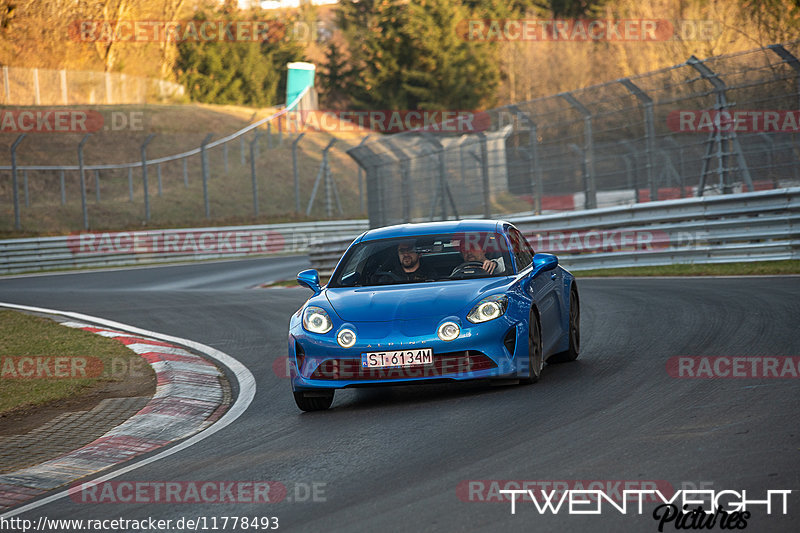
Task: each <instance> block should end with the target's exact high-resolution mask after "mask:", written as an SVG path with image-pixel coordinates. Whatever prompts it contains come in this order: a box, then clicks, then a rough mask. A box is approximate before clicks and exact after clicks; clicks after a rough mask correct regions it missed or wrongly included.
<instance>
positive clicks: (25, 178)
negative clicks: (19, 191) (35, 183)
mask: <svg viewBox="0 0 800 533" xmlns="http://www.w3.org/2000/svg"><path fill="white" fill-rule="evenodd" d="M22 181H23V183H24V184H25V207H30V206H31V198H30V196H29V195H28V171H27V170H23V171H22Z"/></svg>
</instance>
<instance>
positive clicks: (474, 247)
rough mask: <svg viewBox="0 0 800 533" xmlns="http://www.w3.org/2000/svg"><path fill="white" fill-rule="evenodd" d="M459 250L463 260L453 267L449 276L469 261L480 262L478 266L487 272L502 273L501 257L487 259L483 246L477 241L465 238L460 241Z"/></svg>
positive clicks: (503, 267)
mask: <svg viewBox="0 0 800 533" xmlns="http://www.w3.org/2000/svg"><path fill="white" fill-rule="evenodd" d="M459 251H460V252H461V256H462V257H463V258H464V262H463V263H461V264H460V265H458V266H457V267H456V268H455V269H453V272H452V273H451V274H450V275H451V276H452V275H453V274H455V273H456V272H457V271H458V270H459V269H463V268H464V267H465V266H467V265H469V264H470V263H480V268H481V269H482V270H484V271H485V272H486V273H487V274H494V273H497V274H502V273H503V272H504V271H505V265H504V264H503V258H502V257H498V258H497V259H487V258H486V252H484V251H483V248H482V247H481V246H480V245H479V244H477V243H474V242H468V240H467V239H465V242H462V243H461V245H460V246H459ZM476 267H477V265H476Z"/></svg>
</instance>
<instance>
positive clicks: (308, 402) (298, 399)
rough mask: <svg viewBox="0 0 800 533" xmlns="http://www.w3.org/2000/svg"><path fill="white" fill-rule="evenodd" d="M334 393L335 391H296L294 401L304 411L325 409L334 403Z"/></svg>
mask: <svg viewBox="0 0 800 533" xmlns="http://www.w3.org/2000/svg"><path fill="white" fill-rule="evenodd" d="M333 393H334V391H325V392H312V393H305V392H297V391H295V392H293V394H294V402H295V403H296V404H297V407H299V408H300V409H301V410H303V411H324V410H325V409H327V408H328V407H330V406H331V404H332V403H333ZM307 394H308V395H307Z"/></svg>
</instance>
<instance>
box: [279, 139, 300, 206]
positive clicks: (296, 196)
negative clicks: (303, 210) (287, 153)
mask: <svg viewBox="0 0 800 533" xmlns="http://www.w3.org/2000/svg"><path fill="white" fill-rule="evenodd" d="M279 131H280V130H279ZM304 136H305V133H301V134H300V135H298V136H297V138H296V139H295V140H294V141H292V172H293V173H294V212H295V213H297V214H298V215H299V214H300V176H299V174H298V170H297V143H299V142H300V140H301V139H302V138H303V137H304Z"/></svg>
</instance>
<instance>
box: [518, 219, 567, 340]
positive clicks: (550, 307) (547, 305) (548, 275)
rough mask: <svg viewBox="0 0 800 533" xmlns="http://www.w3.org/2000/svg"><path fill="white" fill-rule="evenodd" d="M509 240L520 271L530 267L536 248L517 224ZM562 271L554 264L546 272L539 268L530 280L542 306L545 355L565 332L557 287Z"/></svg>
mask: <svg viewBox="0 0 800 533" xmlns="http://www.w3.org/2000/svg"><path fill="white" fill-rule="evenodd" d="M508 232H509V235H508V236H509V240H510V241H511V247H512V251H513V255H514V261H515V262H516V264H517V272H520V271H522V270H523V269H525V268H528V267H529V266H530V265H531V263H532V262H533V256H534V255H535V253H534V250H533V248H532V247H531V245H530V243H528V240H527V239H526V238H525V236H524V235H522V233H520V232H519V230H517V229H516V228H514V227H509V229H508ZM561 276H562V271H561V269H560V268H555V269H553V270H550V271H547V272H539V273H538V274H537V275H536V276H535V277H534V278H533V280H532V281H531V283H530V285H529V286H530V296H531V297H532V298H533V300H534V301H535V302H536V307H537V308H538V309H539V316H540V317H541V325H542V350H543V352H544V354H545V356H547V355H549V354H550V353H551V352H552V350H553V349H554V348H555V345H556V343H557V342H558V341H559V339H560V338H561V336H562V335H563V333H564V331H563V328H564V326H563V317H562V316H561V315H562V313H561V305H560V296H559V294H560V293H559V290H558V288H559V287H560V286H561V283H562V282H563V280H562V279H561Z"/></svg>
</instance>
